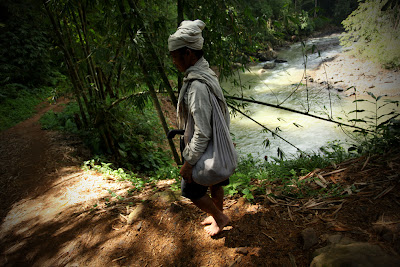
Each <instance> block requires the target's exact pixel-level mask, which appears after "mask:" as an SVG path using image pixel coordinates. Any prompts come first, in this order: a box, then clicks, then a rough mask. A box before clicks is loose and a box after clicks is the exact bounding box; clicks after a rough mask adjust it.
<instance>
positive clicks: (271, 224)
mask: <svg viewBox="0 0 400 267" xmlns="http://www.w3.org/2000/svg"><path fill="white" fill-rule="evenodd" d="M51 108H55V109H60V108H61V106H60V105H57V106H43V107H41V109H40V110H39V112H38V114H37V115H35V116H34V117H33V118H31V119H29V120H27V121H25V122H22V123H20V124H18V125H16V126H15V127H13V128H11V129H9V130H7V131H5V132H2V133H1V134H0V160H1V176H0V185H1V208H2V209H1V218H2V225H1V228H0V239H1V246H0V251H1V257H0V266H308V265H309V264H310V262H311V260H312V253H313V251H314V250H315V249H317V248H320V247H323V246H325V245H326V244H327V243H328V239H329V236H330V235H334V234H338V233H339V234H341V235H342V236H345V237H349V238H352V239H354V240H357V241H364V242H370V243H373V244H377V245H379V246H381V247H382V248H383V249H384V250H385V251H387V252H388V253H391V254H396V253H400V224H399V222H400V186H399V183H398V181H399V173H400V163H399V162H400V154H399V153H398V152H397V153H392V154H390V155H387V157H384V158H378V157H371V158H360V159H359V160H357V161H353V162H347V163H343V165H337V166H332V167H331V168H328V169H327V170H326V171H325V173H328V172H329V171H336V172H334V173H333V174H331V175H329V176H326V179H327V180H328V181H330V182H331V183H332V182H333V181H335V183H342V184H343V186H346V185H349V186H350V185H353V186H355V187H357V188H358V189H360V191H359V192H358V193H353V194H351V195H350V196H347V197H344V198H340V197H339V198H336V199H320V198H316V199H300V200H295V199H290V198H276V199H274V198H270V197H267V196H265V195H261V196H259V197H257V199H256V200H255V201H254V203H252V204H250V203H248V202H246V201H244V200H243V199H240V198H227V199H226V201H225V210H226V212H227V214H228V215H229V216H230V217H231V219H232V224H231V227H230V228H227V229H226V230H225V231H223V233H221V234H220V235H218V236H217V237H214V238H211V237H209V236H207V235H206V234H205V233H204V230H203V227H202V226H201V225H200V222H201V221H202V219H204V217H205V214H203V213H201V212H200V211H199V210H197V209H196V208H195V207H194V206H193V205H191V204H190V203H189V202H188V201H187V200H185V199H183V198H181V197H179V195H177V194H176V193H174V192H172V191H170V190H168V185H169V184H170V183H172V182H173V181H170V180H165V181H161V182H159V183H158V185H157V186H156V187H148V188H146V189H145V190H143V191H141V192H136V193H135V192H134V193H133V194H129V193H128V189H132V185H131V184H130V183H128V182H117V181H115V179H114V178H112V177H107V176H102V175H99V174H97V173H94V172H84V171H82V170H81V168H80V165H81V163H82V162H83V160H84V159H86V158H87V157H88V153H87V151H86V150H85V149H84V148H83V145H82V144H81V143H80V141H79V140H78V139H76V138H74V137H71V136H65V135H61V134H58V133H54V132H49V131H43V130H41V129H40V127H39V125H38V123H37V121H38V119H39V117H40V116H41V115H42V114H43V113H44V112H46V111H47V110H49V109H51ZM344 168H345V169H344ZM342 169H344V170H342ZM338 170H340V171H338ZM110 192H113V195H112V194H111V193H110ZM122 197H123V198H122ZM138 209H141V212H140V213H138V215H137V217H135V218H134V216H133V215H134V213H132V212H134V211H135V210H136V211H138ZM129 216H131V219H132V218H133V219H132V223H131V224H127V218H129ZM376 225H378V226H381V228H379V229H378V230H377V228H376V227H375V226H376ZM382 227H383V228H382ZM305 229H308V230H307V231H311V232H312V233H314V236H315V238H314V241H312V242H311V243H310V242H309V241H307V237H304V233H305V232H304V231H305ZM310 229H311V230H310Z"/></svg>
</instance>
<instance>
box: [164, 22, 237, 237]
mask: <svg viewBox="0 0 400 267" xmlns="http://www.w3.org/2000/svg"><path fill="white" fill-rule="evenodd" d="M204 27H205V24H204V22H203V21H201V20H195V21H183V22H182V23H181V25H180V26H179V27H178V29H177V31H176V32H175V33H174V34H172V35H171V36H170V37H169V38H168V49H169V51H170V54H171V56H172V59H173V63H174V65H175V66H176V67H177V69H178V70H179V71H180V72H183V73H184V74H185V77H184V79H183V86H182V88H181V91H180V93H179V98H178V108H177V112H178V122H179V128H180V129H183V128H186V126H187V123H188V118H189V116H191V117H192V118H193V124H194V127H193V128H194V130H193V133H192V134H193V135H192V137H191V138H188V136H187V134H186V133H185V140H184V143H185V148H184V150H183V152H182V156H183V159H184V164H183V166H182V168H181V170H180V174H181V176H182V177H183V179H182V195H183V196H184V197H187V198H189V199H190V200H191V201H192V202H193V203H194V204H195V205H196V206H197V207H198V208H200V209H201V210H203V211H205V212H207V213H208V214H210V215H211V216H209V217H207V218H206V219H205V220H204V221H203V222H202V224H203V225H207V226H206V227H205V228H204V229H205V231H206V232H207V233H208V234H209V235H211V236H214V235H216V234H218V233H220V232H221V231H222V229H223V228H224V227H225V226H226V225H227V224H228V223H229V217H228V216H226V215H225V214H224V213H223V201H224V190H223V188H222V186H224V185H228V184H229V177H228V178H227V179H226V180H225V181H223V182H220V183H218V184H215V185H212V186H209V187H208V186H204V185H200V184H198V183H196V182H194V181H193V179H192V170H193V166H194V165H196V162H197V161H198V160H199V159H200V157H201V156H202V155H203V153H204V152H205V151H206V149H207V146H208V143H209V141H210V140H211V138H212V134H213V129H212V127H213V126H212V125H213V124H212V104H211V99H210V94H214V95H215V97H216V98H217V99H218V103H219V105H220V107H221V110H222V112H223V113H224V117H225V121H226V124H227V126H228V127H229V123H230V118H229V111H228V108H227V105H226V102H225V98H224V96H223V94H222V89H221V87H220V85H219V82H218V78H217V75H216V74H215V73H214V72H213V71H212V70H211V69H210V67H209V64H208V62H207V61H206V60H205V59H204V57H203V51H202V48H203V42H204V39H203V37H202V34H201V33H202V30H203V29H204ZM208 188H210V192H211V197H210V196H209V195H208V194H207V190H208Z"/></svg>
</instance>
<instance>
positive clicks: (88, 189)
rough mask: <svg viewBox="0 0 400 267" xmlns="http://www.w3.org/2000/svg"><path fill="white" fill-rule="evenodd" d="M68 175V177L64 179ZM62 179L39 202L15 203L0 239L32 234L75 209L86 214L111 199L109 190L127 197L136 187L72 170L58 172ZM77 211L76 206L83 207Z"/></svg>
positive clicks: (38, 198)
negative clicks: (11, 235) (64, 213)
mask: <svg viewBox="0 0 400 267" xmlns="http://www.w3.org/2000/svg"><path fill="white" fill-rule="evenodd" d="M63 173H64V175H63ZM58 174H59V177H58V179H57V180H56V181H55V182H54V183H53V185H52V186H51V188H50V189H49V190H48V191H45V192H43V194H42V195H40V196H38V197H36V198H30V199H29V198H26V199H22V200H20V201H19V202H17V203H15V204H14V205H13V207H12V209H11V210H10V212H9V213H8V214H7V216H6V218H5V219H4V223H3V224H2V225H1V228H0V238H3V237H4V236H6V235H7V234H8V233H9V232H10V231H14V232H15V234H18V235H22V234H24V235H26V234H29V232H30V231H32V229H33V228H34V227H35V226H36V225H41V224H45V223H47V222H50V221H52V220H54V219H56V217H57V216H59V215H60V214H61V213H63V212H66V211H68V209H71V208H73V207H74V211H76V210H81V211H85V210H88V209H90V208H92V207H93V205H95V204H97V203H98V201H100V200H102V199H105V198H111V195H110V193H109V191H108V190H111V191H112V192H114V193H116V194H117V195H119V194H125V193H126V192H127V189H128V188H130V187H132V184H131V183H130V182H116V181H115V179H111V178H108V179H106V178H105V177H103V176H102V175H99V174H97V173H94V172H84V171H81V170H79V171H75V172H72V173H71V171H70V170H67V171H64V172H63V170H62V169H60V170H59V171H58ZM79 205H80V207H79V208H76V206H79Z"/></svg>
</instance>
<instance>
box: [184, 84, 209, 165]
mask: <svg viewBox="0 0 400 267" xmlns="http://www.w3.org/2000/svg"><path fill="white" fill-rule="evenodd" d="M209 94H210V92H209V90H208V89H207V86H206V85H205V84H204V83H202V82H200V81H193V82H192V83H191V85H190V88H188V92H187V94H186V95H185V97H184V103H185V106H186V107H187V108H188V110H189V113H190V114H191V116H192V117H193V121H194V133H193V137H192V139H191V141H190V142H189V143H188V144H187V145H186V147H185V149H184V150H183V157H184V158H185V160H186V161H187V162H188V163H189V164H190V165H195V164H196V162H197V161H198V160H199V159H200V157H201V156H202V155H203V153H204V151H206V149H207V146H208V142H209V141H210V139H211V137H212V125H211V122H212V121H211V113H212V106H211V100H210V95H209Z"/></svg>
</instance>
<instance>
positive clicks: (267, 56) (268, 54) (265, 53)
mask: <svg viewBox="0 0 400 267" xmlns="http://www.w3.org/2000/svg"><path fill="white" fill-rule="evenodd" d="M276 57H277V54H276V52H275V51H274V50H272V49H268V50H260V51H258V52H257V54H256V58H258V60H260V61H270V60H274V59H276Z"/></svg>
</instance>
